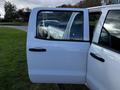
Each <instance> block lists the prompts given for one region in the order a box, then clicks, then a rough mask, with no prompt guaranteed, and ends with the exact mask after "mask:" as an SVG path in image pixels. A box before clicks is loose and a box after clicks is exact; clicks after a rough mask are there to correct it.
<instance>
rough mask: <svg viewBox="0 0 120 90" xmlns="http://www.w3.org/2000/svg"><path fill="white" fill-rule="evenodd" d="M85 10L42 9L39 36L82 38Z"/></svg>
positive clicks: (58, 38) (45, 37)
mask: <svg viewBox="0 0 120 90" xmlns="http://www.w3.org/2000/svg"><path fill="white" fill-rule="evenodd" d="M82 33H83V12H72V11H71V12H67V11H66V12H65V11H41V12H39V13H38V17H37V36H36V37H37V38H40V39H47V40H51V39H52V40H55V39H56V40H82Z"/></svg>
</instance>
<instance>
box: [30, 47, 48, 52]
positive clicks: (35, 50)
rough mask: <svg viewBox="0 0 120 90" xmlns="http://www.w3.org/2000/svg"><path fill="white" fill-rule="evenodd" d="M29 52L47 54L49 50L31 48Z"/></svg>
mask: <svg viewBox="0 0 120 90" xmlns="http://www.w3.org/2000/svg"><path fill="white" fill-rule="evenodd" d="M29 51H32V52H46V51H47V50H46V49H44V48H29Z"/></svg>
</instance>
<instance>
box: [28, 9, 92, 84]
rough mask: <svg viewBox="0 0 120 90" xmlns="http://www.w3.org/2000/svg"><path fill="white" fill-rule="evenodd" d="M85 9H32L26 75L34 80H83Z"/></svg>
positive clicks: (87, 34)
mask: <svg viewBox="0 0 120 90" xmlns="http://www.w3.org/2000/svg"><path fill="white" fill-rule="evenodd" d="M88 32H89V24H88V10H86V9H67V8H66V9H65V8H62V9H61V8H55V9H53V8H49V9H48V8H35V9H33V11H32V13H31V15H30V20H29V27H28V35H27V63H28V73H29V78H30V80H31V81H32V82H34V83H76V84H77V83H80V84H83V83H85V77H86V65H87V54H88V49H89V46H90V43H89V33H88Z"/></svg>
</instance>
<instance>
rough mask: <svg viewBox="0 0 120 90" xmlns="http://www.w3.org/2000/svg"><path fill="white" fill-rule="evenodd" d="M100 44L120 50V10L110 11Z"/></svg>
mask: <svg viewBox="0 0 120 90" xmlns="http://www.w3.org/2000/svg"><path fill="white" fill-rule="evenodd" d="M99 44H101V45H104V46H107V47H109V48H111V49H114V50H117V51H120V10H114V11H109V13H108V15H107V17H106V20H105V23H104V25H103V29H102V32H101V36H100V40H99Z"/></svg>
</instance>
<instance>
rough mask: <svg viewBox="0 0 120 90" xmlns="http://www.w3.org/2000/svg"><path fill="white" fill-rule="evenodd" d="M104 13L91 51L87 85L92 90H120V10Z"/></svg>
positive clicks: (115, 8) (115, 9) (109, 9)
mask: <svg viewBox="0 0 120 90" xmlns="http://www.w3.org/2000/svg"><path fill="white" fill-rule="evenodd" d="M103 13H104V14H102V16H101V18H100V21H99V25H98V26H97V28H96V30H95V36H94V39H93V43H92V45H91V47H90V51H89V56H88V68H87V83H88V85H89V87H91V89H92V90H120V85H119V83H120V8H117V7H114V8H108V9H104V10H103Z"/></svg>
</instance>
